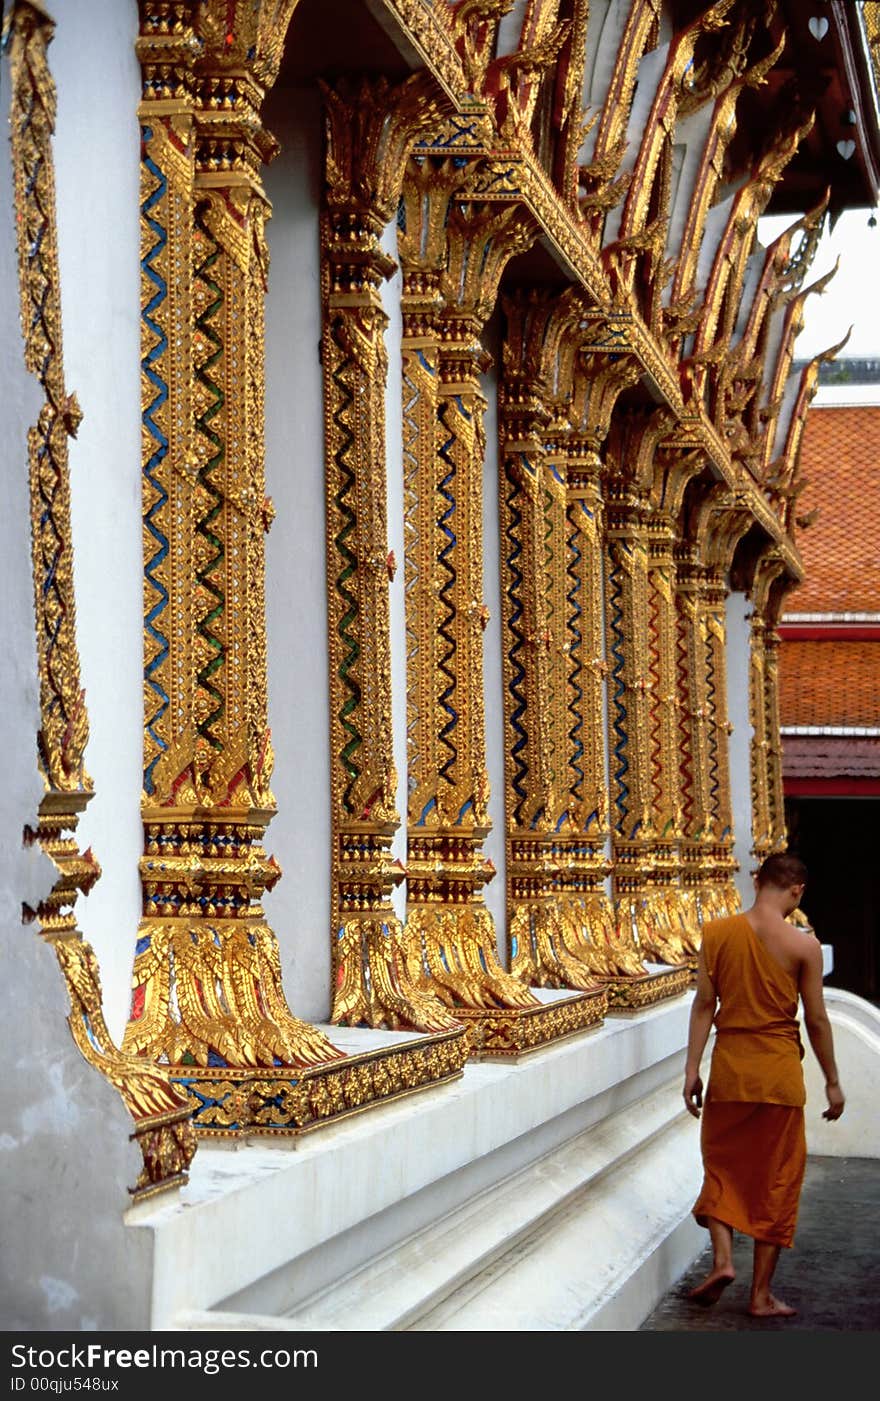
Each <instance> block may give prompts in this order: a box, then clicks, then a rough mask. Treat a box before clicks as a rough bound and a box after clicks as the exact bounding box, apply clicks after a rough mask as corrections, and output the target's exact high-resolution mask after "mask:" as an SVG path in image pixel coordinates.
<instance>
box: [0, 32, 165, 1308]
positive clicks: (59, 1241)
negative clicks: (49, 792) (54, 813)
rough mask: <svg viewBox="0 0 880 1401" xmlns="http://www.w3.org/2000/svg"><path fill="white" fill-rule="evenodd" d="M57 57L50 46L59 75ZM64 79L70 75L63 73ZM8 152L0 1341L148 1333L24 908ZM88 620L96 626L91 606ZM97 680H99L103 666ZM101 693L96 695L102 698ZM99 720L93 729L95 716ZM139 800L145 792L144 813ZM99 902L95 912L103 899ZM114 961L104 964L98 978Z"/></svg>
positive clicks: (20, 425)
mask: <svg viewBox="0 0 880 1401" xmlns="http://www.w3.org/2000/svg"><path fill="white" fill-rule="evenodd" d="M53 8H54V10H55V12H56V14H57V15H58V18H59V32H60V28H61V23H62V22H63V20H64V18H65V12H66V18H67V20H68V21H71V18H72V16H71V10H72V6H71V5H70V4H68V5H62V4H58V5H56V6H54V7H53ZM102 8H103V10H106V8H107V6H106V5H104V6H103V7H102ZM77 36H78V37H77ZM92 37H93V38H94V37H95V36H94V35H92ZM66 44H67V53H68V57H69V55H70V51H71V49H72V48H75V47H78V48H79V49H80V50H82V49H83V48H84V44H83V34H82V27H81V26H78V27H77V28H76V33H74V26H73V24H72V23H70V22H69V23H68V25H67V34H66ZM99 47H100V45H99ZM56 52H57V51H56V48H55V46H54V45H53V46H51V47H50V51H49V56H50V60H51V61H52V63H53V66H54V63H55V58H56ZM90 63H91V59H89V60H88V62H87V63H86V67H87V68H89V67H90ZM59 66H60V67H61V69H62V71H67V70H65V67H64V64H63V63H62V64H61V65H59ZM8 83H9V64H8V60H7V59H6V58H5V57H3V58H2V59H0V93H2V94H3V97H4V101H6V102H8V95H9V86H8ZM68 94H69V88H68ZM65 111H67V112H69V105H68V107H67V108H66V109H63V108H62V107H61V104H60V103H59V121H63V120H64V113H65ZM9 152H10V148H9V140H8V136H7V139H4V140H3V141H2V142H0V326H2V328H3V335H2V338H0V383H2V386H3V393H2V397H0V425H2V432H0V468H2V474H3V510H2V511H0V598H2V600H3V626H4V657H3V666H2V667H0V746H2V752H3V756H4V775H3V785H2V790H0V957H2V963H3V983H2V986H3V1037H4V1047H5V1050H6V1073H5V1074H4V1075H3V1076H2V1079H0V1176H2V1181H3V1192H2V1222H0V1235H2V1240H3V1269H2V1271H0V1329H4V1330H6V1331H11V1332H23V1331H30V1330H39V1331H53V1332H54V1331H60V1330H68V1329H76V1330H92V1329H97V1328H113V1327H116V1328H126V1327H129V1328H135V1329H137V1328H142V1327H147V1326H148V1321H149V1319H148V1293H149V1276H148V1268H147V1257H148V1255H149V1252H150V1249H151V1246H150V1243H149V1242H148V1241H140V1240H138V1241H134V1240H131V1241H128V1242H126V1241H125V1240H124V1239H123V1235H124V1228H123V1224H122V1213H123V1211H124V1209H125V1208H126V1206H127V1205H128V1200H129V1198H128V1194H127V1191H126V1184H129V1185H133V1184H134V1182H135V1180H136V1177H137V1173H138V1171H139V1168H140V1154H139V1153H138V1151H137V1149H136V1148H135V1147H134V1146H133V1145H132V1144H131V1143H130V1142H129V1138H128V1135H129V1133H130V1131H131V1127H132V1125H131V1121H130V1120H129V1118H128V1116H127V1114H126V1113H125V1111H124V1109H123V1107H122V1102H121V1101H120V1099H119V1098H118V1096H117V1095H116V1092H115V1091H114V1090H113V1089H112V1088H111V1086H110V1085H109V1083H108V1082H107V1081H106V1080H104V1079H103V1077H102V1076H101V1075H99V1074H98V1073H97V1072H96V1071H95V1070H93V1069H92V1068H91V1067H90V1066H89V1065H88V1064H87V1063H86V1062H85V1060H83V1058H82V1057H81V1056H80V1054H79V1052H78V1051H77V1049H76V1047H75V1046H74V1043H73V1038H72V1037H71V1035H70V1030H69V1027H68V1025H67V1016H68V1014H69V1012H70V1003H69V999H68V996H67V990H66V986H65V983H64V979H63V977H62V975H61V972H60V970H59V968H58V964H57V961H56V958H55V955H54V952H53V950H52V948H51V947H50V946H49V945H48V944H47V943H46V942H45V940H44V939H43V938H42V937H41V935H40V932H39V926H38V925H37V924H36V923H34V922H31V923H29V924H26V925H22V905H23V904H27V905H29V906H30V907H31V909H36V907H37V906H38V904H39V903H40V901H41V900H43V899H45V897H46V896H47V895H48V893H49V891H50V890H51V888H52V886H53V884H54V881H55V879H56V876H57V871H56V870H55V868H54V866H53V865H52V864H51V863H50V862H49V860H48V859H47V858H46V857H45V856H44V855H43V854H42V852H41V850H40V848H39V847H38V846H36V845H31V846H24V845H23V842H22V832H23V828H24V826H25V824H28V825H31V826H33V825H35V820H36V813H37V807H38V804H39V801H40V797H41V794H42V791H43V785H42V782H41V780H40V778H39V775H38V773H37V756H36V732H37V728H38V726H39V723H40V721H39V689H38V682H37V657H36V642H35V630H34V600H33V581H32V573H31V558H30V510H29V497H28V474H27V431H28V428H29V427H30V426H31V425H33V424H34V423H35V422H36V418H37V415H38V413H39V410H40V405H41V404H42V402H43V395H42V392H41V390H40V389H39V386H38V384H37V382H36V380H35V379H33V378H32V377H31V376H29V375H27V374H26V372H25V369H24V361H23V355H22V349H23V347H22V339H21V336H20V335H19V304H18V267H17V260H16V255H15V235H14V225H13V209H12V175H11V163H10V158H9ZM67 251H68V253H69V251H70V250H69V248H68V250H67ZM100 301H101V298H100V297H99V298H98V302H99V303H100ZM135 305H136V303H135ZM75 339H76V338H75V337H74V341H75ZM136 366H137V359H136V358H135V370H136ZM122 378H123V379H124V378H125V374H124V369H123V373H122ZM83 398H84V399H85V395H84V396H83ZM83 426H84V427H85V425H83ZM103 465H105V464H104V461H103V459H102V458H101V457H100V455H99V456H98V458H97V461H95V462H94V463H93V465H92V468H91V470H92V471H93V472H94V474H95V476H98V473H97V468H99V467H102V466H103ZM83 470H84V472H85V471H88V470H89V469H88V468H84V469H83ZM98 480H100V477H98ZM95 494H96V493H95ZM105 592H107V590H106V589H105ZM83 611H84V612H86V613H87V614H88V612H89V609H88V607H87V606H84V608H83ZM90 622H92V624H93V623H94V620H93V619H90ZM137 635H138V636H139V632H138V634H137ZM97 674H98V676H102V675H103V674H104V673H103V671H102V669H101V668H100V667H99V668H98V672H97ZM100 689H101V686H100V684H99V683H98V682H97V681H95V683H94V684H93V691H95V690H98V691H100ZM138 691H139V687H138ZM89 699H90V702H91V701H92V697H91V696H90V698H89ZM97 708H98V712H99V714H100V713H101V706H100V704H99V705H98V707H97ZM94 724H95V716H94V709H93V726H94ZM100 748H101V745H100V743H99V744H97V745H95V744H94V743H93V745H92V746H90V751H89V758H90V764H91V765H92V767H93V769H97V768H98V764H97V763H96V762H95V761H94V759H93V757H92V755H93V752H94V750H95V749H98V750H100ZM138 793H139V784H138V785H137V786H136V787H135V788H134V794H135V799H137V795H138ZM96 801H97V800H96ZM96 845H97V842H96ZM100 854H101V857H102V859H103V860H104V861H105V864H110V862H108V857H110V858H111V861H112V860H113V859H114V858H115V856H116V855H118V848H115V847H113V846H112V844H111V843H110V842H107V843H106V844H105V845H104V846H102V848H101V853H100ZM102 884H103V882H102ZM91 903H92V906H93V908H94V906H95V903H96V902H95V899H94V897H93V899H92V902H91ZM84 904H85V902H83V901H81V902H80V904H79V906H78V910H80V911H81V910H82V908H83V905H84ZM83 922H85V923H86V924H87V925H90V924H91V923H92V922H94V923H95V924H97V920H95V921H92V920H90V919H85V920H84V921H83ZM134 931H135V924H134V923H132V924H131V925H130V926H129V925H127V924H123V922H122V921H121V920H120V922H119V925H118V926H117V939H118V941H119V944H120V947H121V949H122V950H123V951H125V950H127V952H128V956H129V961H130V956H131V951H132V949H133V946H134V945H133V939H134ZM112 951H113V950H112V949H111V950H110V952H111V953H112ZM108 961H111V960H102V970H103V969H104V966H105V963H106V962H108ZM105 981H106V977H105Z"/></svg>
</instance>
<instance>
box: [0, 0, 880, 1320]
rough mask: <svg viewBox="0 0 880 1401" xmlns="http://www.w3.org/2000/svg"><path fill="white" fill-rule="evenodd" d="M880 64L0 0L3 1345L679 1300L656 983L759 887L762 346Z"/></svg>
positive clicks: (847, 194) (632, 1306)
mask: <svg viewBox="0 0 880 1401" xmlns="http://www.w3.org/2000/svg"><path fill="white" fill-rule="evenodd" d="M878 43H880V5H878V4H846V3H843V0H816V3H815V4H810V5H804V4H802V3H795V0H761V2H760V3H758V0H715V3H711V4H707V3H706V0H455V2H454V3H452V2H451V0H55V2H54V4H47V5H44V4H43V3H42V2H41V3H39V4H38V3H36V0H6V4H5V6H4V40H3V54H2V59H0V65H2V66H0V97H2V101H3V102H4V103H5V105H6V111H7V112H8V121H9V129H8V131H9V139H8V141H6V142H4V143H3V156H2V162H3V163H2V167H0V181H2V189H3V198H2V199H0V260H2V261H0V274H2V275H0V288H2V296H3V299H4V300H3V311H4V315H3V318H2V323H0V325H2V336H0V346H2V355H3V361H2V364H3V380H4V424H5V431H4V434H3V452H4V455H5V459H6V463H5V465H6V470H5V481H6V483H7V495H6V500H5V509H4V512H3V514H2V520H0V529H2V548H0V560H2V568H3V594H4V599H5V603H6V617H7V626H8V642H7V665H6V667H5V668H4V672H3V695H2V713H3V715H4V720H5V725H6V731H5V743H4V752H5V753H6V755H7V763H8V766H9V776H8V780H7V782H6V783H5V784H4V789H3V795H2V812H0V817H2V833H3V842H2V851H3V870H2V875H0V889H2V894H3V904H2V909H3V932H4V937H5V940H6V945H5V947H6V954H7V957H6V975H5V977H4V982H3V987H4V999H5V1009H4V1010H5V1021H6V1025H7V1027H8V1037H9V1040H8V1042H7V1044H8V1045H9V1046H10V1047H11V1050H12V1054H13V1060H14V1068H15V1071H16V1073H15V1075H14V1076H11V1075H10V1076H8V1077H7V1083H6V1086H5V1091H4V1103H5V1112H4V1117H3V1128H4V1133H3V1148H4V1151H5V1153H6V1154H7V1160H8V1164H9V1170H8V1172H7V1174H6V1179H5V1181H6V1191H5V1212H6V1217H7V1220H6V1223H5V1226H4V1235H5V1243H6V1249H7V1252H8V1258H9V1259H10V1260H12V1261H14V1262H15V1264H14V1266H13V1268H12V1269H11V1270H9V1271H8V1272H7V1275H6V1277H5V1278H4V1281H3V1308H2V1314H3V1318H4V1326H5V1327H6V1328H7V1329H10V1330H15V1329H27V1330H53V1331H58V1330H99V1329H125V1330H143V1331H149V1330H156V1331H157V1330H166V1329H174V1330H179V1331H186V1330H190V1331H199V1330H204V1329H223V1328H224V1326H228V1327H230V1328H236V1329H248V1328H253V1329H271V1328H283V1329H288V1330H291V1331H292V1330H296V1329H306V1330H311V1329H317V1330H326V1331H334V1330H337V1331H349V1330H373V1331H385V1330H388V1331H404V1330H415V1331H452V1330H463V1329H467V1330H473V1331H483V1330H488V1329H493V1328H498V1327H503V1328H504V1329H505V1330H512V1331H523V1330H525V1331H529V1330H542V1329H555V1330H582V1329H591V1330H600V1329H620V1330H631V1329H635V1328H637V1327H638V1326H639V1323H640V1322H641V1321H642V1320H643V1319H644V1318H645V1317H646V1316H647V1314H648V1313H649V1312H650V1310H651V1309H652V1308H653V1306H654V1305H655V1303H656V1302H657V1300H658V1298H659V1297H660V1296H661V1295H662V1294H663V1292H664V1291H665V1290H666V1289H667V1288H668V1287H669V1285H670V1284H671V1283H672V1282H673V1281H674V1280H675V1279H676V1278H678V1276H679V1275H680V1274H681V1273H682V1272H683V1271H684V1270H685V1269H686V1268H687V1266H688V1265H689V1264H690V1263H691V1261H692V1260H693V1259H694V1258H695V1257H696V1255H697V1254H698V1253H699V1251H700V1250H701V1248H702V1246H703V1244H704V1240H705V1236H704V1233H703V1232H702V1231H701V1230H700V1229H699V1228H698V1227H697V1226H696V1225H695V1223H694V1221H693V1219H692V1217H691V1215H690V1208H691V1205H692V1203H693V1200H694V1197H695V1194H696V1190H697V1187H698V1184H699V1143H698V1132H697V1130H696V1129H695V1127H694V1122H693V1120H692V1119H691V1118H690V1117H689V1116H688V1115H687V1114H686V1113H685V1111H684V1109H683V1105H682V1101H681V1081H682V1075H683V1061H684V1047H685V1043H686V1039H687V1024H688V1016H689V1011H690V1002H691V994H692V989H693V979H694V969H695V965H696V959H697V955H698V952H699V946H700V929H701V925H702V924H703V922H704V921H705V920H707V919H708V918H711V917H713V916H716V915H721V914H725V913H729V912H734V911H736V910H738V909H739V908H740V907H741V905H742V903H743V901H746V902H748V900H749V899H750V893H751V888H752V887H751V877H752V873H753V872H754V870H755V869H756V867H757V865H758V864H759V863H760V861H761V860H762V859H763V858H764V857H765V856H766V855H768V854H769V853H771V852H773V851H777V850H781V849H784V848H785V847H786V845H787V843H788V840H789V833H788V828H787V819H786V808H785V790H784V779H785V775H786V772H787V770H786V768H785V764H787V763H788V759H787V758H785V759H784V750H783V735H782V733H781V724H780V646H781V645H784V646H786V647H788V645H789V643H788V642H784V643H782V642H781V638H782V637H783V634H784V629H782V628H781V627H780V620H781V618H782V616H783V613H785V614H786V617H787V618H789V611H790V610H791V609H792V608H793V607H795V606H796V607H798V608H800V607H804V608H807V607H809V608H812V607H813V606H814V605H813V603H812V602H809V600H811V599H812V598H813V595H812V594H809V592H808V590H809V587H810V585H809V584H807V583H806V582H805V581H806V574H807V564H806V561H807V559H808V556H807V554H806V553H805V550H806V546H805V545H804V541H809V539H810V533H809V531H810V528H811V520H810V512H809V511H807V510H805V507H804V502H803V500H802V499H801V492H802V490H803V488H804V478H803V476H802V459H803V457H804V446H803V439H804V433H805V424H806V423H807V419H808V410H809V408H810V404H811V401H812V400H813V397H814V395H815V393H816V389H817V385H818V380H819V372H820V367H821V366H822V365H823V364H826V363H830V362H832V361H833V360H834V358H835V356H836V355H837V354H838V352H839V351H840V349H841V347H840V346H829V347H828V348H827V350H826V351H824V352H823V353H822V354H821V355H818V356H816V357H815V358H813V359H811V360H809V361H807V362H806V363H800V362H799V361H798V360H797V357H796V343H797V337H798V333H799V332H800V330H801V328H802V327H803V325H804V323H805V319H806V318H808V317H809V314H810V305H811V303H810V298H811V295H812V294H814V293H816V292H818V291H821V290H822V289H823V287H824V286H825V285H826V284H827V282H828V280H829V279H828V277H822V278H815V277H812V276H811V263H812V261H813V256H814V254H815V251H816V247H817V243H818V241H819V238H820V236H821V232H822V229H823V227H824V225H825V223H826V220H828V219H829V218H833V217H835V216H836V215H837V214H839V213H840V211H841V210H843V209H847V208H859V207H864V208H866V209H867V208H869V207H872V206H873V205H875V204H876V202H877V199H878V192H880V124H878V122H880V101H878V71H880V49H878ZM771 215H784V216H786V219H787V222H786V224H785V227H784V230H783V232H782V233H781V234H779V235H778V236H776V237H774V238H773V239H771V240H768V241H766V242H765V241H764V239H763V238H762V224H761V221H762V219H763V218H764V217H765V216H768V217H769V216H771ZM820 459H821V460H819V461H817V466H816V470H817V472H818V471H821V472H826V470H827V472H828V473H829V475H830V476H832V477H833V480H834V481H835V482H837V481H838V480H839V481H840V483H841V486H840V493H839V494H840V499H841V502H842V500H843V483H844V479H845V467H844V461H843V458H842V455H841V457H840V458H839V460H837V461H831V460H827V461H826V458H825V456H824V455H822V454H820ZM873 467H874V464H873V462H868V461H867V460H865V462H864V464H863V466H862V467H861V468H860V469H859V470H861V471H863V472H864V473H865V474H868V473H870V472H871V471H872V470H873ZM837 471H839V472H840V474H841V475H840V477H839V478H838V477H837V476H833V474H834V473H835V472H837ZM837 495H838V493H837V489H836V488H835V490H834V491H833V492H832V495H831V499H830V502H829V505H828V506H827V507H826V513H827V515H828V517H829V518H830V519H832V520H833V518H834V513H835V511H836V509H837V506H838V500H837V499H836V497H837ZM846 499H847V500H848V499H850V498H846ZM815 567H816V570H817V585H816V587H817V588H820V583H821V588H822V589H823V590H824V589H825V584H827V582H828V581H827V579H826V578H825V577H824V576H823V575H822V572H821V560H818V561H817V563H816V566H815ZM872 567H873V566H872ZM802 585H803V588H801V586H802ZM866 586H867V587H870V584H869V581H867V580H866ZM799 588H801V592H800V593H797V592H796V591H797V590H798V589H799ZM815 597H816V599H817V600H819V594H818V593H817V594H816V595H815ZM793 599H797V600H798V601H797V604H796V605H795V604H794V603H793ZM804 600H808V601H807V602H804ZM837 606H838V605H837V604H836V603H835V602H834V600H833V599H832V598H831V597H830V596H829V595H828V593H827V590H826V591H824V592H822V594H821V601H817V602H816V604H815V607H816V608H820V607H821V608H825V609H834V608H836V607H837ZM859 606H861V605H859ZM864 606H865V608H869V604H868V603H865V605H864ZM789 622H791V619H790V618H789ZM789 622H787V623H786V624H785V626H786V627H788V626H789ZM792 625H794V624H792ZM797 645H798V646H800V645H802V644H800V643H798V644H797ZM803 645H809V643H804V644H803ZM821 645H825V644H821ZM842 645H843V644H842ZM845 645H849V644H845ZM783 694H787V693H786V692H785V691H784V690H783ZM847 713H849V712H847ZM826 718H827V717H826ZM819 933H820V936H821V937H822V941H823V943H824V944H826V945H827V949H826V953H827V961H828V966H829V967H830V966H831V963H832V962H833V957H834V948H833V946H834V945H835V942H836V933H835V931H834V930H833V929H831V930H828V931H827V933H826V930H824V929H821V928H820V929H819ZM828 1005H829V1012H830V1014H831V1016H832V1021H833V1024H834V1026H835V1037H836V1043H837V1051H838V1060H839V1063H840V1067H841V1075H842V1079H843V1080H844V1082H846V1083H864V1084H868V1083H871V1077H872V1076H876V1074H877V1070H878V1066H880V1061H878V1056H880V1014H878V1012H877V1009H876V1007H874V1006H872V1005H871V1004H869V1003H868V1002H867V1001H865V1000H864V999H862V998H860V997H858V996H856V995H855V994H854V993H851V992H848V991H846V990H845V989H841V990H837V989H831V988H829V989H828ZM811 1074H815V1075H818V1071H817V1069H816V1067H812V1070H808V1076H807V1084H808V1095H809V1096H812V1097H813V1098H815V1096H816V1094H817V1093H819V1092H820V1088H821V1087H819V1086H818V1082H817V1081H815V1080H811V1078H810V1075H811ZM812 1102H813V1099H810V1100H809V1101H808V1103H812ZM829 1135H830V1136H829ZM808 1146H809V1149H810V1151H811V1152H814V1153H832V1152H836V1153H843V1154H847V1153H849V1154H853V1155H856V1156H869V1157H870V1156H880V1129H878V1125H877V1123H876V1116H872V1115H871V1113H870V1112H869V1109H868V1108H867V1107H866V1108H865V1109H864V1110H863V1111H859V1109H858V1108H857V1107H856V1108H855V1109H854V1110H853V1112H852V1113H851V1114H850V1113H848V1115H847V1119H846V1120H844V1121H843V1123H842V1124H841V1125H835V1126H834V1128H833V1130H830V1129H829V1126H827V1125H824V1124H823V1123H822V1121H821V1119H820V1117H819V1114H818V1113H815V1114H814V1115H813V1116H812V1117H811V1118H809V1126H808Z"/></svg>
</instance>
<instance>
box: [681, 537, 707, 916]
mask: <svg viewBox="0 0 880 1401" xmlns="http://www.w3.org/2000/svg"><path fill="white" fill-rule="evenodd" d="M676 554H677V556H678V568H677V575H676V609H677V618H678V629H677V652H676V663H677V677H678V694H679V704H680V708H679V753H680V756H681V770H680V774H681V817H682V840H681V862H682V868H681V877H682V884H683V887H684V891H685V896H686V901H687V905H688V908H689V912H690V913H691V914H692V918H693V922H694V928H698V927H699V925H700V924H701V923H702V922H703V920H704V919H705V918H707V917H708V908H707V909H704V903H705V898H706V884H707V880H706V878H707V871H708V867H709V864H710V863H709V856H708V850H707V848H708V847H709V845H711V842H712V838H713V812H712V797H711V791H710V779H709V742H710V740H709V724H710V719H711V712H710V706H709V696H708V647H709V642H708V632H707V620H706V613H705V610H704V608H703V596H704V595H703V586H704V578H705V570H704V567H703V566H702V565H701V564H699V563H698V562H697V559H696V550H695V547H694V546H693V544H692V543H684V542H682V543H681V544H680V545H679V546H678V547H677V549H676Z"/></svg>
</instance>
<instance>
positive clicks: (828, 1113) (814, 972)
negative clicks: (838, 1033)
mask: <svg viewBox="0 0 880 1401" xmlns="http://www.w3.org/2000/svg"><path fill="white" fill-rule="evenodd" d="M800 994H801V1002H802V1003H803V1007H804V1025H805V1027H806V1028H807V1035H808V1036H809V1038H810V1045H811V1046H812V1048H813V1051H814V1053H815V1056H816V1059H817V1061H818V1062H819V1064H820V1066H821V1067H822V1074H823V1075H824V1076H825V1095H826V1098H827V1100H828V1108H827V1109H825V1110H824V1111H823V1113H822V1118H823V1119H828V1120H831V1119H839V1118H840V1116H841V1114H842V1113H843V1106H844V1103H845V1100H844V1097H843V1090H842V1089H841V1088H840V1080H839V1079H838V1076H837V1065H836V1063H835V1060H834V1038H833V1036H832V1034H831V1022H830V1021H829V1020H828V1013H827V1011H826V1010H825V994H824V991H823V989H822V946H821V944H820V943H819V940H818V939H816V938H815V937H814V936H809V940H808V944H807V949H806V951H805V954H804V958H803V961H802V963H801V972H800Z"/></svg>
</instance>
